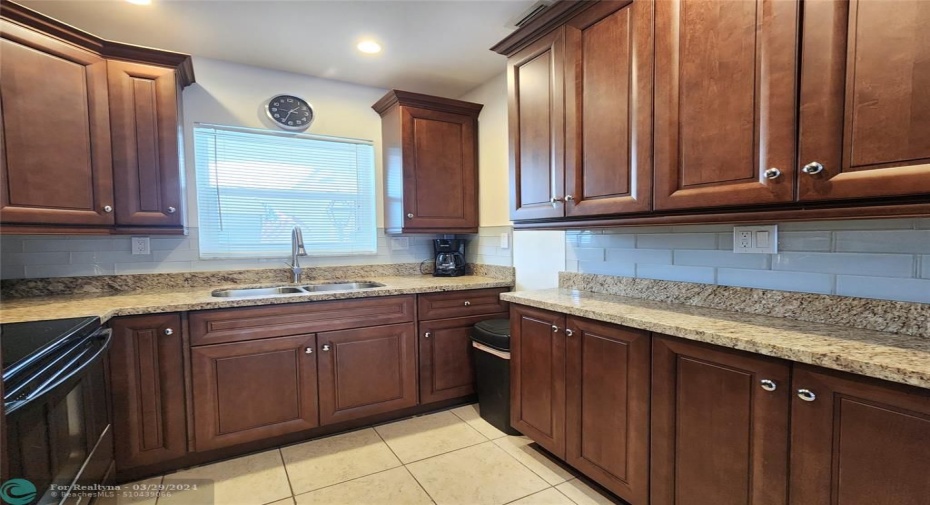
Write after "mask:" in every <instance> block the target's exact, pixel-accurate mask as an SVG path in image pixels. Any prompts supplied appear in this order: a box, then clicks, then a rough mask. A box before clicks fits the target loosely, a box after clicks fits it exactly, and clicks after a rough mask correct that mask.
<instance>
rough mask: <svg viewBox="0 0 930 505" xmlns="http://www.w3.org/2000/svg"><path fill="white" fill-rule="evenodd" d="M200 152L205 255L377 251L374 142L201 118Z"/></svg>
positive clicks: (197, 132) (197, 135)
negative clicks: (298, 233) (297, 240)
mask: <svg viewBox="0 0 930 505" xmlns="http://www.w3.org/2000/svg"><path fill="white" fill-rule="evenodd" d="M194 159H195V163H196V172H197V207H198V211H199V212H198V213H199V216H200V257H201V258H267V257H282V256H287V255H289V254H290V250H291V230H292V229H293V228H294V226H300V227H301V229H302V230H303V237H304V243H305V244H306V246H307V252H308V253H309V254H310V255H313V256H331V255H347V254H374V253H375V252H376V251H377V242H376V240H377V239H376V237H375V233H376V231H375V226H376V224H375V163H374V148H373V147H372V144H371V142H370V141H364V140H354V139H341V138H335V137H321V136H311V135H295V134H292V133H278V132H273V131H264V130H253V129H247V128H232V127H225V126H212V125H201V124H198V125H197V126H195V127H194Z"/></svg>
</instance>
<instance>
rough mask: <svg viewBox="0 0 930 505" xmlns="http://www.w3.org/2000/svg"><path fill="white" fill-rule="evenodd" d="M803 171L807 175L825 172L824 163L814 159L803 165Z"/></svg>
mask: <svg viewBox="0 0 930 505" xmlns="http://www.w3.org/2000/svg"><path fill="white" fill-rule="evenodd" d="M801 171H802V172H804V173H805V174H807V175H817V174H819V173H820V172H823V165H822V164H821V163H820V162H819V161H812V162H810V163H808V164H807V165H804V166H803V167H801Z"/></svg>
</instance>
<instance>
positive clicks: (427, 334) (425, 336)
mask: <svg viewBox="0 0 930 505" xmlns="http://www.w3.org/2000/svg"><path fill="white" fill-rule="evenodd" d="M431 336H433V334H432V333H430V332H426V333H424V334H423V338H430V337H431Z"/></svg>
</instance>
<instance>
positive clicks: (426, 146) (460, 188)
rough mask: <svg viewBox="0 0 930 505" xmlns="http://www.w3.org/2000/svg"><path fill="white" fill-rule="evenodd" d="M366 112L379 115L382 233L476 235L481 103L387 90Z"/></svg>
mask: <svg viewBox="0 0 930 505" xmlns="http://www.w3.org/2000/svg"><path fill="white" fill-rule="evenodd" d="M372 108H373V109H374V110H375V111H376V112H377V113H378V114H380V115H381V142H382V151H383V156H384V164H383V168H384V193H385V195H384V207H385V211H384V227H385V229H386V230H387V231H388V232H389V233H477V232H478V113H479V112H481V108H482V105H480V104H476V103H470V102H462V101H459V100H450V99H448V98H439V97H434V96H428V95H421V94H418V93H410V92H407V91H399V90H391V91H389V92H388V93H387V94H386V95H385V96H384V97H383V98H382V99H381V100H378V102H377V103H375V104H374V105H372Z"/></svg>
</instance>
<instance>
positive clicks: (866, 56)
mask: <svg viewBox="0 0 930 505" xmlns="http://www.w3.org/2000/svg"><path fill="white" fill-rule="evenodd" d="M803 12H804V33H803V36H802V37H801V40H803V45H802V48H801V49H802V51H801V104H800V105H801V108H800V111H801V116H800V120H801V121H800V139H801V143H800V163H799V165H800V170H801V174H799V175H798V178H799V184H798V197H799V199H800V200H802V201H813V200H836V199H844V198H860V197H883V196H901V195H918V194H923V195H926V194H927V193H930V35H928V33H927V25H928V23H930V2H926V1H921V0H907V1H901V2H893V3H890V4H889V3H888V2H883V1H881V0H850V1H849V2H828V1H817V2H804V11H803Z"/></svg>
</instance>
